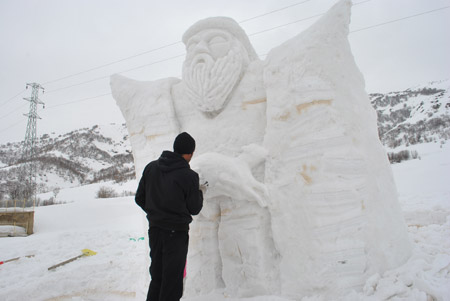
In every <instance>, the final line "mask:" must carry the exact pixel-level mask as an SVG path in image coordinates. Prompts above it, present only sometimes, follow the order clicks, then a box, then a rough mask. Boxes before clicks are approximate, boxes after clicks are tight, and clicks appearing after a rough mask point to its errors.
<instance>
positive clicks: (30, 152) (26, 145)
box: [22, 83, 44, 197]
mask: <svg viewBox="0 0 450 301" xmlns="http://www.w3.org/2000/svg"><path fill="white" fill-rule="evenodd" d="M28 87H31V88H32V90H31V97H29V98H24V99H25V100H27V101H29V102H30V110H29V112H28V114H24V115H25V116H28V123H27V131H26V133H25V140H24V142H23V152H22V161H23V162H25V163H26V169H25V176H26V179H25V181H26V182H27V184H28V185H30V186H29V188H31V195H30V197H31V196H32V195H33V194H34V192H35V189H36V162H35V152H36V149H35V148H36V119H41V118H40V117H39V115H38V114H37V106H38V104H42V105H44V103H43V102H42V101H41V100H40V99H39V90H40V89H42V92H44V88H43V87H42V86H41V85H40V84H37V83H28V84H27V86H26V88H27V89H28Z"/></svg>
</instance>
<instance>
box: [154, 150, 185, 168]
mask: <svg viewBox="0 0 450 301" xmlns="http://www.w3.org/2000/svg"><path fill="white" fill-rule="evenodd" d="M158 166H159V168H160V170H161V172H171V171H173V170H176V169H182V168H190V167H189V163H188V162H187V161H186V160H185V159H184V158H183V157H182V156H181V155H180V154H177V153H174V152H171V151H163V153H162V154H161V156H160V157H159V159H158Z"/></svg>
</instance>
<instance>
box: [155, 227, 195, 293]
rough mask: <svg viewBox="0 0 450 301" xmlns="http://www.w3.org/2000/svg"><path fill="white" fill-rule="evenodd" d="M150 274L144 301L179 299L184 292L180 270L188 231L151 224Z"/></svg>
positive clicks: (184, 259)
mask: <svg viewBox="0 0 450 301" xmlns="http://www.w3.org/2000/svg"><path fill="white" fill-rule="evenodd" d="M148 237H149V238H150V258H151V265H150V276H151V278H152V279H151V282H150V287H149V289H148V294H147V301H178V300H180V298H181V297H182V295H183V273H184V267H185V264H186V257H187V252H188V242H189V235H188V231H171V230H163V229H160V228H157V227H151V228H150V229H149V230H148Z"/></svg>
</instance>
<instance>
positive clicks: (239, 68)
mask: <svg viewBox="0 0 450 301" xmlns="http://www.w3.org/2000/svg"><path fill="white" fill-rule="evenodd" d="M350 8H351V2H350V1H349V0H343V1H340V2H339V3H338V4H336V5H335V6H334V7H333V8H332V9H331V10H330V11H329V12H328V13H327V14H326V15H325V16H323V17H322V18H321V19H320V20H319V21H318V22H317V23H316V24H314V25H313V26H312V27H311V28H309V29H308V30H307V31H305V32H303V33H301V34H300V35H298V36H296V37H294V38H293V39H291V40H289V41H287V42H285V43H284V44H282V45H280V46H279V47H277V48H275V49H273V50H272V51H271V52H270V53H269V55H268V56H267V58H266V60H265V61H264V62H263V61H261V60H260V59H259V58H258V57H257V55H256V53H255V51H254V49H253V47H252V45H251V44H250V42H249V40H248V37H247V35H246V34H245V32H244V31H243V30H242V28H240V26H239V25H238V24H237V23H236V22H235V21H234V20H232V19H229V18H224V17H217V18H208V19H205V20H201V21H199V22H197V23H195V24H194V25H193V26H191V27H190V28H189V29H188V30H187V31H186V33H185V34H184V35H183V42H184V43H185V45H186V49H187V55H186V59H185V62H184V64H183V72H182V74H183V78H182V80H180V79H177V78H169V79H162V80H159V81H153V82H138V81H134V80H131V79H127V78H125V77H123V76H119V75H113V76H112V77H111V87H112V92H113V96H114V98H115V99H116V101H117V104H118V105H119V107H120V109H121V110H122V113H123V115H124V117H125V119H126V121H127V127H128V131H129V134H130V140H131V144H132V148H133V155H134V160H135V166H136V174H137V177H138V178H139V177H140V175H141V173H142V170H143V168H144V167H145V165H146V164H147V163H148V162H149V161H150V160H153V159H155V158H157V157H158V156H159V155H160V153H161V152H162V150H164V149H170V148H171V142H172V141H173V137H175V135H176V134H178V133H179V132H180V131H187V132H189V133H190V134H192V135H193V137H195V139H196V140H197V150H196V153H195V155H194V159H193V161H192V167H193V168H194V169H195V170H197V171H198V172H199V173H200V175H201V177H204V178H205V179H207V180H208V181H209V183H210V188H209V190H208V193H207V194H206V199H205V206H204V209H203V210H202V212H201V214H200V215H199V216H198V217H197V218H196V219H195V222H194V223H193V224H192V226H191V231H190V236H191V240H190V250H189V256H188V277H187V285H186V288H187V292H186V293H187V294H196V295H200V294H207V293H209V292H211V291H213V290H222V291H223V293H224V294H226V295H231V296H255V295H267V294H271V295H284V296H292V297H299V296H305V295H307V294H308V293H310V292H313V291H317V290H323V291H325V292H329V293H330V294H336V293H338V292H339V291H347V290H349V289H360V288H361V287H362V285H363V284H364V282H365V280H366V279H367V278H368V277H370V276H371V275H373V274H375V273H381V272H383V271H384V270H386V269H389V268H393V267H395V266H398V265H400V264H402V263H403V262H405V261H406V259H407V258H408V257H409V255H410V245H409V241H408V238H407V233H406V227H405V225H404V222H403V219H402V216H401V213H400V208H399V204H398V201H397V199H396V188H395V185H394V182H393V177H392V174H391V171H390V166H389V162H388V160H387V156H386V154H385V152H384V150H383V147H382V145H381V143H380V141H379V139H378V134H377V127H376V114H375V111H374V110H373V109H372V107H371V106H370V102H369V99H368V96H367V94H366V93H365V91H364V80H363V77H362V75H361V73H360V72H359V70H358V68H357V66H356V64H355V62H354V59H353V57H352V54H351V50H350V46H349V43H348V40H347V35H348V24H349V21H350Z"/></svg>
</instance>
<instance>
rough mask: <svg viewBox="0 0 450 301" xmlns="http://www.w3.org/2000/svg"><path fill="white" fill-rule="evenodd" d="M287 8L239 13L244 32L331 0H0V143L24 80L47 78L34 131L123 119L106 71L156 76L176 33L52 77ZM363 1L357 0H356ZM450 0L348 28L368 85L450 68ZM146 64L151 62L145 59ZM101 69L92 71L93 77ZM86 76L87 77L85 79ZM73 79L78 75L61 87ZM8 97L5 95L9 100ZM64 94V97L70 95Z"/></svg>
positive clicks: (411, 5) (20, 120)
mask: <svg viewBox="0 0 450 301" xmlns="http://www.w3.org/2000/svg"><path fill="white" fill-rule="evenodd" d="M300 2H305V3H303V4H299V5H295V6H292V7H290V8H289V9H285V10H282V11H278V12H274V13H270V14H268V15H265V16H262V17H259V18H256V19H253V20H250V21H247V22H243V23H241V26H242V27H243V28H244V30H245V31H246V32H247V34H249V35H251V34H252V33H255V32H259V31H262V30H265V29H268V28H273V27H277V26H280V25H282V24H286V23H289V22H293V21H296V20H300V19H304V18H307V17H310V16H313V15H317V14H320V13H323V12H325V11H326V10H328V9H329V8H330V7H331V6H332V5H333V4H334V3H336V0H310V1H301V0H276V1H275V0H272V1H269V0H258V1H256V0H252V1H244V0H220V1H219V0H218V1H211V0H190V1H185V0H178V1H170V0H168V1H143V0H127V1H125V0H120V1H119V0H96V1H92V0H65V1H61V0H40V1H32V0H0V41H1V45H2V46H1V47H0V117H1V120H0V143H5V142H8V141H18V140H21V139H23V137H24V134H25V128H26V117H24V116H23V113H27V111H28V103H27V102H26V101H24V100H22V97H29V96H30V93H31V91H30V90H27V91H25V92H24V93H22V94H20V95H19V96H17V97H16V98H13V99H11V97H12V96H14V95H16V94H18V93H19V92H21V91H23V90H24V89H25V84H26V83H27V82H38V83H41V84H43V85H44V87H45V88H46V93H45V94H43V95H41V96H40V98H41V99H42V100H43V101H44V102H45V104H46V108H45V109H42V106H40V107H39V111H38V113H39V115H40V116H41V117H42V119H41V120H39V121H38V126H37V127H38V134H39V135H41V134H44V133H50V132H56V133H63V132H66V131H69V130H72V129H75V128H79V127H83V126H92V125H94V124H104V123H111V122H116V123H122V122H123V118H122V116H121V114H120V111H119V110H118V108H117V107H116V105H115V102H114V100H113V99H112V97H111V96H110V95H106V96H103V97H99V98H92V99H87V100H84V101H80V100H83V99H86V98H90V97H94V96H98V95H103V94H107V93H110V89H109V79H108V76H109V75H110V74H113V73H118V72H122V71H124V70H129V69H132V68H136V67H140V66H143V65H148V66H145V67H142V68H138V69H136V70H134V71H130V72H126V73H123V75H125V76H127V77H130V78H134V79H138V80H155V79H159V78H164V77H169V76H175V77H179V76H180V74H181V63H182V61H183V57H178V58H176V59H171V60H167V61H165V62H161V63H155V64H151V63H154V62H158V61H161V60H165V59H168V58H171V57H174V56H177V55H181V54H183V53H184V47H183V45H182V44H181V43H178V44H176V45H173V46H170V47H166V48H164V49H161V50H158V51H153V52H150V53H147V54H145V55H140V56H137V57H135V58H132V59H127V60H124V61H122V62H120V63H116V64H112V65H110V66H107V67H104V68H100V69H97V70H94V71H91V72H87V73H83V74H80V75H78V76H74V77H70V78H67V79H64V80H60V81H56V82H52V81H53V80H55V79H60V78H62V77H65V76H67V75H72V74H75V73H78V72H81V71H85V70H88V69H91V68H94V67H97V66H101V65H104V64H108V63H111V62H114V61H117V60H120V59H123V58H126V57H130V56H133V55H135V54H139V53H143V52H146V51H149V50H151V49H155V48H158V47H161V46H164V45H168V44H172V43H174V42H177V41H180V40H181V35H182V34H183V33H184V31H185V30H186V29H187V28H188V27H189V26H190V25H191V24H192V23H194V22H195V21H197V20H199V19H202V18H206V17H211V16H219V15H221V16H228V17H232V18H234V19H235V20H236V21H238V22H240V21H243V20H246V19H248V18H252V17H254V16H258V15H261V14H264V13H267V12H271V11H274V10H277V9H280V8H283V7H286V6H289V5H293V4H296V3H300ZM358 2H364V1H363V0H354V3H358ZM446 6H450V1H449V0H370V1H367V2H365V3H362V4H360V5H357V6H354V7H353V9H352V23H351V25H350V30H351V31H353V30H358V29H361V28H365V27H369V26H372V25H376V24H380V23H384V22H387V21H391V20H394V19H399V18H403V17H407V16H411V15H416V14H419V13H422V12H426V11H430V10H433V9H438V8H442V7H446ZM315 20H317V18H314V19H310V20H307V21H303V22H298V23H294V24H292V25H288V26H284V27H280V28H279V29H275V30H272V31H268V32H265V33H261V34H257V35H251V36H250V40H251V42H252V44H253V45H254V47H255V49H256V52H257V53H258V54H259V55H260V56H261V57H262V58H264V55H265V54H266V53H267V52H268V51H269V50H270V49H272V48H273V47H275V46H278V45H279V44H280V43H282V42H284V41H285V40H287V39H289V38H291V37H293V36H295V35H296V34H298V33H300V32H302V31H303V30H304V29H305V28H307V27H308V26H309V25H311V24H312V23H313V22H314V21H315ZM449 28H450V9H448V8H447V9H444V10H441V11H437V12H433V13H429V14H425V15H421V16H417V17H414V18H409V19H406V20H403V21H400V22H395V23H391V24H387V25H384V26H380V27H375V28H371V29H367V30H363V31H359V32H355V33H351V34H350V36H349V39H350V44H351V46H352V51H353V54H354V56H355V60H356V62H357V64H358V66H359V67H360V69H361V71H362V73H363V74H364V76H365V80H366V89H367V91H368V92H389V91H394V90H404V89H407V88H409V87H412V86H415V85H418V84H424V83H427V82H429V81H433V80H441V79H447V78H449V77H450V57H449V53H450V35H449ZM149 64H151V65H149ZM97 78H100V79H98V80H94V79H97ZM86 81H90V82H89V83H86V84H80V83H82V82H86ZM71 85H76V86H73V87H70V88H67V87H69V86H71ZM10 99H11V100H10ZM70 102H73V103H71V104H66V103H70Z"/></svg>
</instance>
